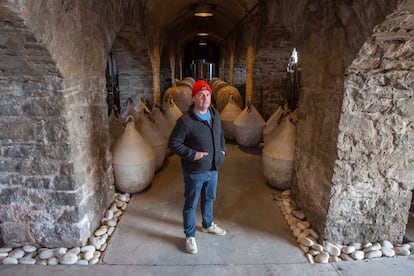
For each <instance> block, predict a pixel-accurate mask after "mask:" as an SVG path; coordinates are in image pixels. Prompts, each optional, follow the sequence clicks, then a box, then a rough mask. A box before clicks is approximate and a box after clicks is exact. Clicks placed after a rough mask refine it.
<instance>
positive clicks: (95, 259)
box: [89, 257, 99, 265]
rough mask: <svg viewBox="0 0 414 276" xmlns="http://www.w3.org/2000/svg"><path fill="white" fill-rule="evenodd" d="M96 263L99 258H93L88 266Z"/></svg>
mask: <svg viewBox="0 0 414 276" xmlns="http://www.w3.org/2000/svg"><path fill="white" fill-rule="evenodd" d="M98 262H99V258H98V257H95V258H93V259H92V260H90V261H89V264H90V265H94V264H97V263H98Z"/></svg>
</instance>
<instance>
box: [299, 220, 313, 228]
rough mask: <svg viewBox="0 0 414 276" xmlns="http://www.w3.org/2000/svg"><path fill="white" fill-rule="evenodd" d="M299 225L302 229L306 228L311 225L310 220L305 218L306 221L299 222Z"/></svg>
mask: <svg viewBox="0 0 414 276" xmlns="http://www.w3.org/2000/svg"><path fill="white" fill-rule="evenodd" d="M297 225H298V227H299V228H300V229H301V230H305V229H308V228H309V227H310V222H308V221H306V220H304V221H301V222H299V223H298V224H297Z"/></svg>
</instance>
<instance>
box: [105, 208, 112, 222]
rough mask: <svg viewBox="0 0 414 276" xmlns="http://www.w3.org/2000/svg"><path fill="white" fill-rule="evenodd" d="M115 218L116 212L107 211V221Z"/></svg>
mask: <svg viewBox="0 0 414 276" xmlns="http://www.w3.org/2000/svg"><path fill="white" fill-rule="evenodd" d="M113 217H114V212H113V211H112V210H108V211H106V213H105V218H106V219H108V220H109V219H112V218H113Z"/></svg>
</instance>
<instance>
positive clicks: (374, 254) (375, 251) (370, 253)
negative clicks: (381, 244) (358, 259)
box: [365, 249, 382, 259]
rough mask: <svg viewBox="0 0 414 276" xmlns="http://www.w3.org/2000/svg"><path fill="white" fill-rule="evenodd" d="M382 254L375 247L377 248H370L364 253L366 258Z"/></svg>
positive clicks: (377, 256)
mask: <svg viewBox="0 0 414 276" xmlns="http://www.w3.org/2000/svg"><path fill="white" fill-rule="evenodd" d="M381 256H382V252H381V251H380V250H379V249H377V250H371V251H369V252H367V253H366V255H365V257H366V258H367V259H373V258H379V257H381Z"/></svg>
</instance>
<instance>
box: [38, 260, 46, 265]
mask: <svg viewBox="0 0 414 276" xmlns="http://www.w3.org/2000/svg"><path fill="white" fill-rule="evenodd" d="M37 265H47V260H39V261H38V262H37Z"/></svg>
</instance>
